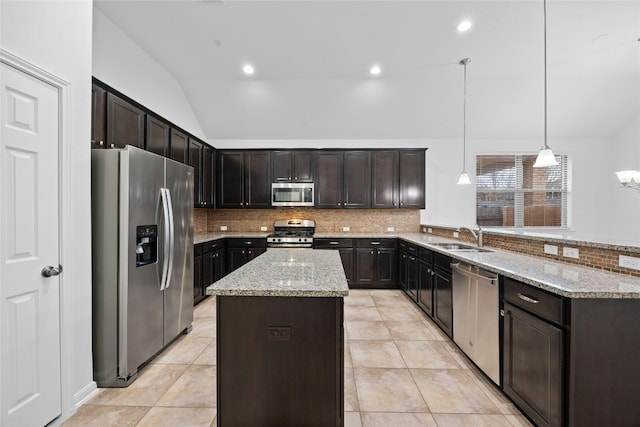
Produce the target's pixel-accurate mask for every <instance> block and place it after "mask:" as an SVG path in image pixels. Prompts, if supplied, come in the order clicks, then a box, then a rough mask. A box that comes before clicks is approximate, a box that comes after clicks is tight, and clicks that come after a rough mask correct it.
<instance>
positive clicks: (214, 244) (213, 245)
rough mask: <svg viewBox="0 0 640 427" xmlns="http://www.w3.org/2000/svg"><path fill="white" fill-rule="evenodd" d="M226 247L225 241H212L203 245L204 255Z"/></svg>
mask: <svg viewBox="0 0 640 427" xmlns="http://www.w3.org/2000/svg"><path fill="white" fill-rule="evenodd" d="M223 247H224V240H222V239H220V240H211V241H209V242H205V243H203V244H202V253H205V254H206V253H208V252H213V251H215V250H218V249H220V248H223Z"/></svg>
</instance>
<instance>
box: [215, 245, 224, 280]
mask: <svg viewBox="0 0 640 427" xmlns="http://www.w3.org/2000/svg"><path fill="white" fill-rule="evenodd" d="M224 261H225V259H224V249H218V250H217V251H215V253H214V255H213V281H214V282H217V281H218V280H220V279H222V278H223V277H224V275H225V268H226V264H225V262H224Z"/></svg>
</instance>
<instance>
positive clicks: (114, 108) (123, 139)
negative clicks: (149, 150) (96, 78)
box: [106, 92, 145, 149]
mask: <svg viewBox="0 0 640 427" xmlns="http://www.w3.org/2000/svg"><path fill="white" fill-rule="evenodd" d="M144 123H145V112H144V111H143V110H142V109H140V108H138V107H136V106H134V105H133V104H131V103H130V102H128V101H125V100H124V99H122V98H120V97H119V96H117V95H115V94H113V93H111V92H108V93H107V144H106V147H107V148H124V146H125V145H133V146H134V147H138V148H142V149H144V148H145V147H144V136H145V135H144Z"/></svg>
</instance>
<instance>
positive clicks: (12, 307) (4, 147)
mask: <svg viewBox="0 0 640 427" xmlns="http://www.w3.org/2000/svg"><path fill="white" fill-rule="evenodd" d="M0 66H1V69H0V86H1V87H0V91H1V94H0V101H1V104H0V116H1V118H0V126H1V130H0V298H1V299H0V322H1V325H0V328H1V339H0V359H1V360H0V382H1V383H2V389H1V394H0V400H1V402H0V404H1V409H2V412H1V413H0V425H2V426H23V425H24V426H43V425H45V424H47V423H48V422H50V421H51V420H53V419H54V418H56V417H57V416H58V415H60V412H61V401H60V398H61V395H60V393H61V392H60V277H59V276H57V275H55V274H56V273H57V270H55V269H57V268H58V267H59V244H58V241H59V232H58V231H59V230H58V227H59V226H58V224H59V222H58V149H59V144H58V140H59V134H58V133H59V132H58V129H59V124H58V121H59V117H58V116H59V113H58V110H59V104H58V102H59V101H58V97H59V95H58V90H57V89H56V88H54V87H53V86H51V85H49V84H47V83H45V82H43V81H41V80H39V79H36V78H34V77H31V76H30V75H28V74H25V73H23V72H20V71H18V70H17V69H15V68H13V67H11V66H9V65H7V64H4V63H2V64H0ZM47 266H51V267H53V268H54V269H53V270H49V274H52V275H50V276H49V277H45V272H44V271H43V268H45V267H47Z"/></svg>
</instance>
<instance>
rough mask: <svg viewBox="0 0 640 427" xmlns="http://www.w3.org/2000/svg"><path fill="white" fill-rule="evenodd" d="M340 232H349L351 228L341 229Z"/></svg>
mask: <svg viewBox="0 0 640 427" xmlns="http://www.w3.org/2000/svg"><path fill="white" fill-rule="evenodd" d="M342 231H344V232H347V231H351V227H342Z"/></svg>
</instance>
